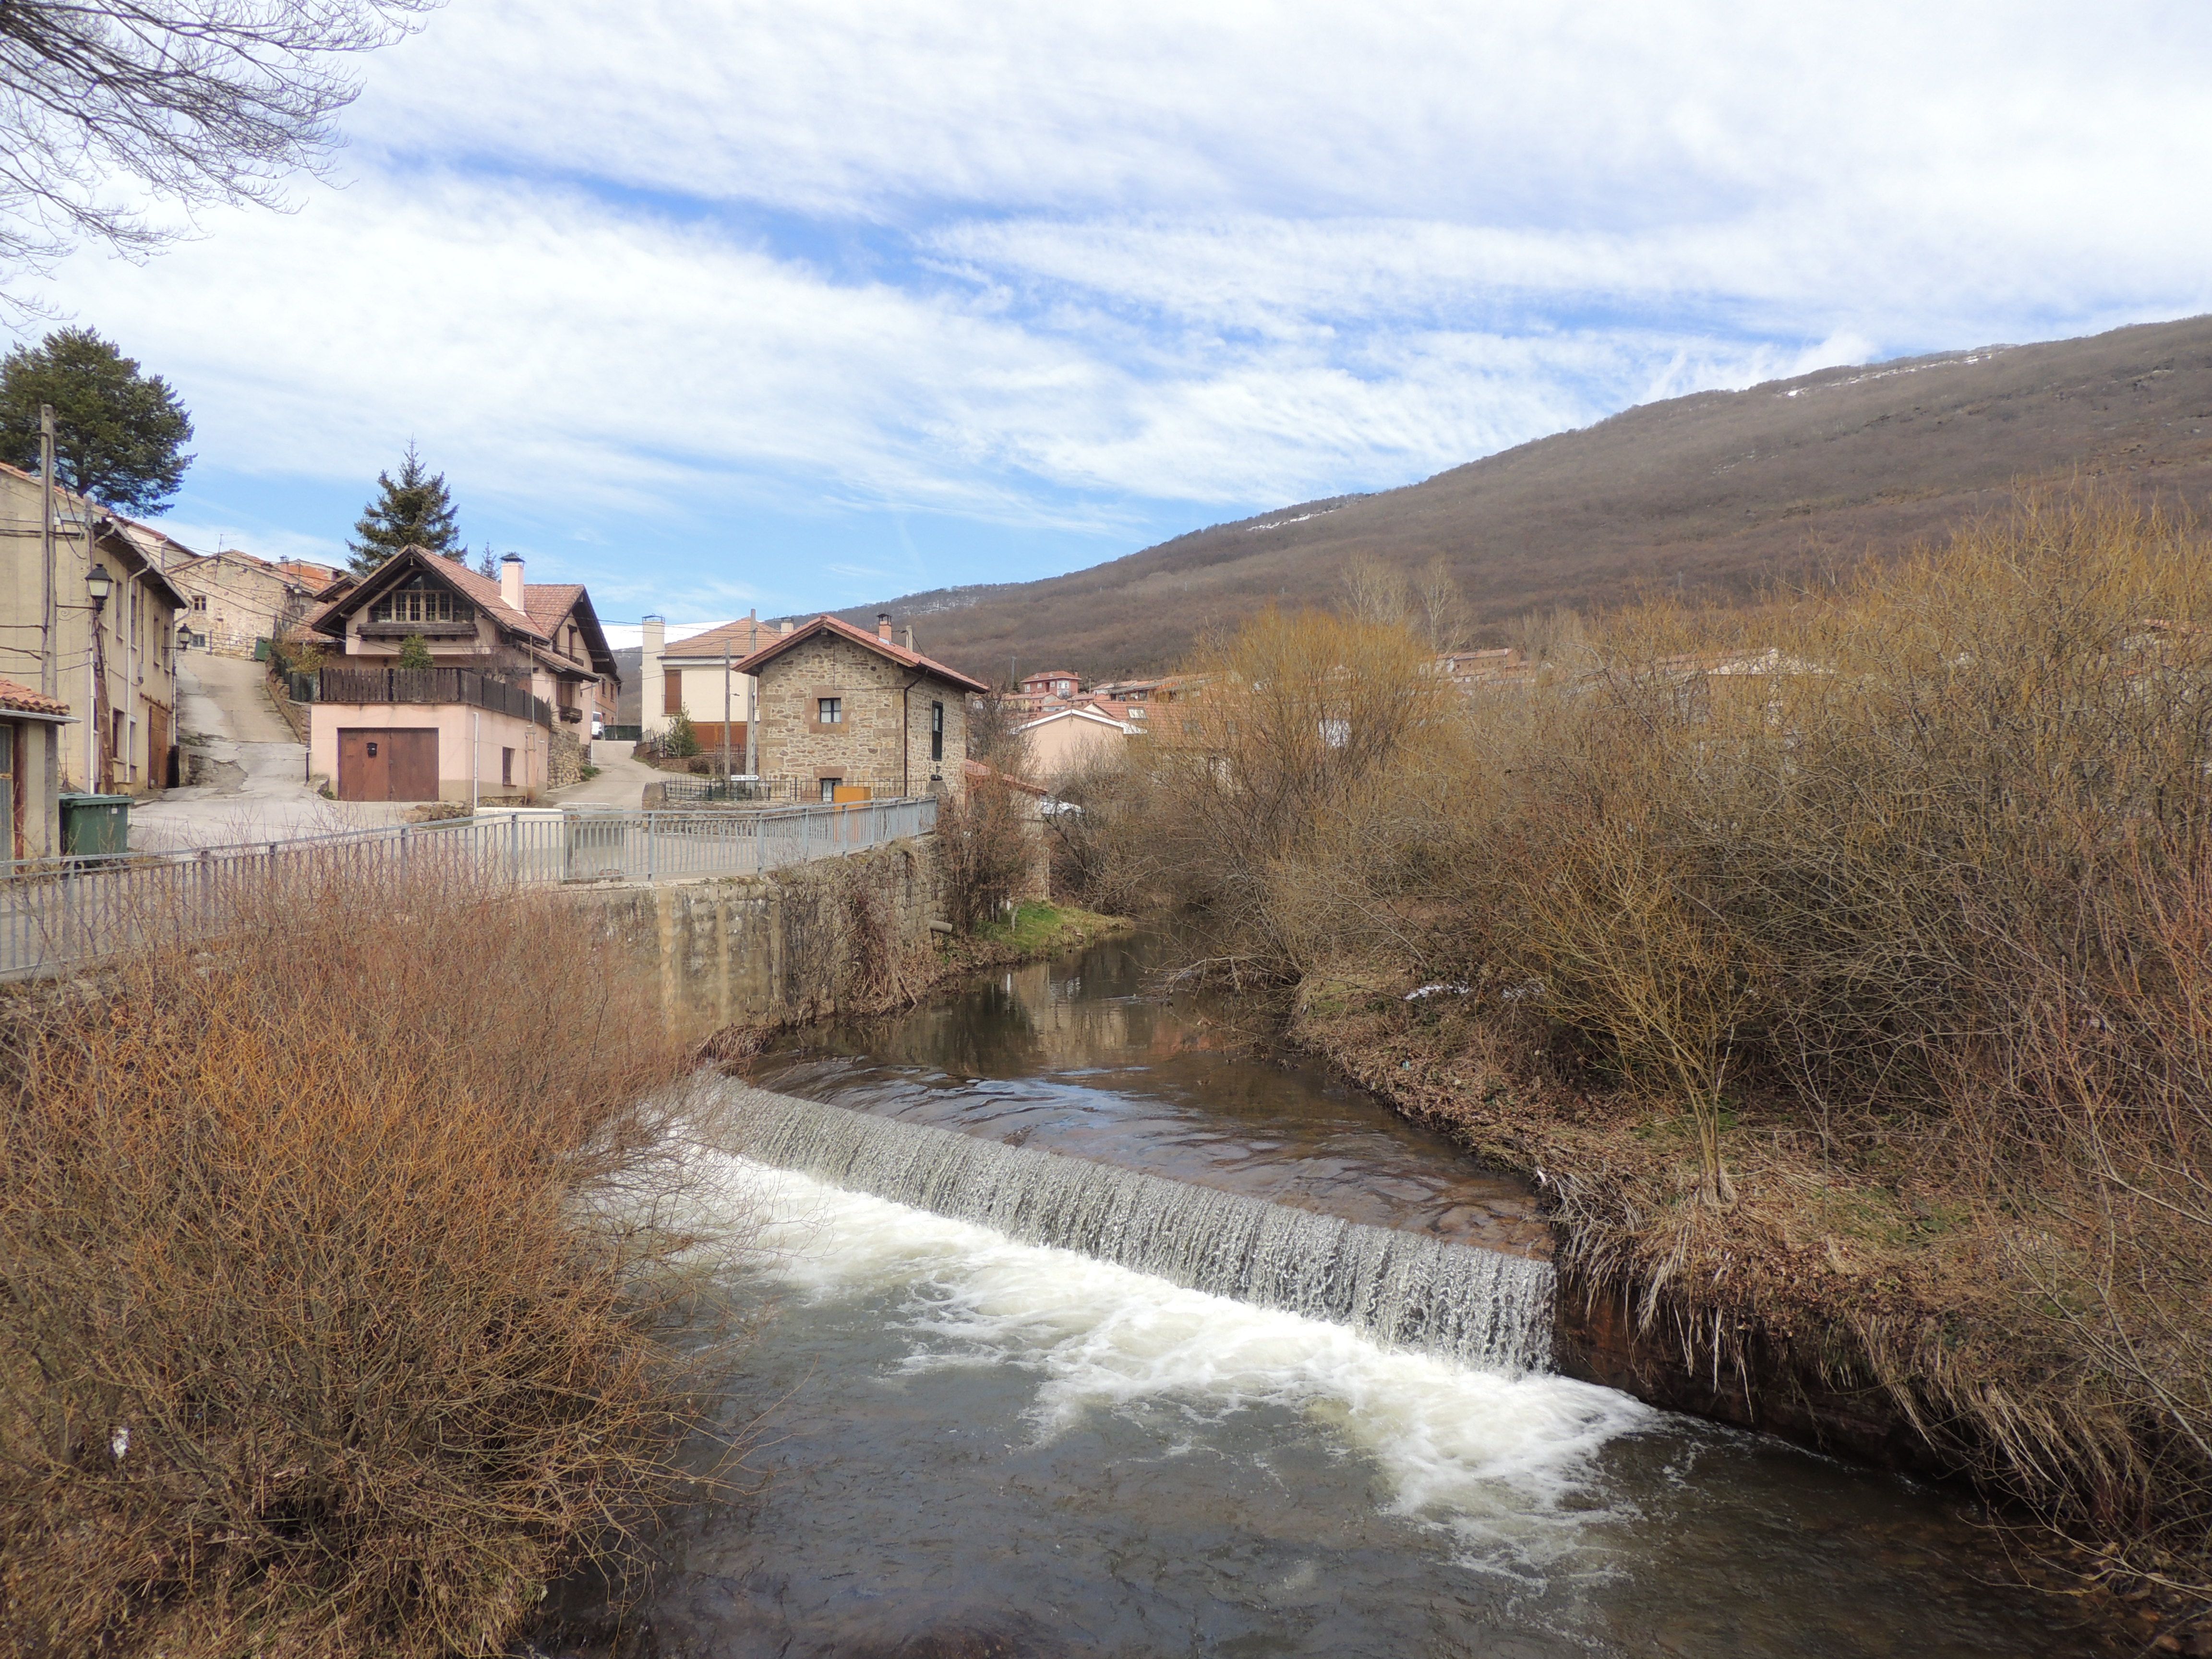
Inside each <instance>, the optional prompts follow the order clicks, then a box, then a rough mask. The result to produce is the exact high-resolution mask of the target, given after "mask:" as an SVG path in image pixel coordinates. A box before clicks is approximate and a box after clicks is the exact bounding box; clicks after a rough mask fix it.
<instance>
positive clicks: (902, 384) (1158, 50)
mask: <svg viewBox="0 0 2212 1659" xmlns="http://www.w3.org/2000/svg"><path fill="white" fill-rule="evenodd" d="M367 67H368V76H369V90H368V94H367V96H366V97H365V98H364V99H363V100H362V103H361V104H360V105H359V106H357V107H356V110H355V112H353V114H352V116H351V117H350V118H349V127H350V130H351V131H352V132H353V134H354V137H355V143H354V147H353V149H352V150H351V151H350V152H349V156H348V157H347V160H346V163H345V165H346V166H347V167H348V168H349V169H350V170H351V172H352V173H353V174H354V175H355V176H354V179H353V182H352V184H351V185H350V187H349V188H348V189H346V190H344V191H337V192H333V191H323V190H319V189H317V190H314V191H309V192H307V193H306V194H305V196H304V198H303V199H304V202H305V205H304V208H303V210H302V211H301V212H300V213H298V214H297V215H295V216H289V217H280V216H268V215H265V214H264V215H235V216H215V217H212V218H210V220H209V221H208V222H207V230H208V235H207V236H206V238H205V240H201V241H198V242H195V243H192V244H190V245H187V246H184V247H182V248H180V249H179V250H178V251H176V252H173V253H171V254H169V255H167V257H165V258H161V259H160V260H157V261H155V262H154V263H153V264H149V265H147V266H144V267H134V266H131V265H127V264H116V263H113V262H110V261H105V260H100V259H97V258H89V257H88V258H81V259H79V260H77V261H76V262H74V263H73V264H71V265H70V266H69V267H68V268H66V269H65V270H64V273H63V276H62V278H61V280H60V282H59V283H58V284H57V285H56V288H55V289H54V293H55V295H56V297H57V298H58V300H59V301H61V302H62V303H63V304H64V305H65V306H66V307H69V308H70V310H71V311H72V312H74V313H76V314H77V315H79V316H82V318H84V319H87V320H89V321H92V322H94V323H95V324H96V325H99V326H100V327H101V328H103V329H104V330H106V331H108V332H110V333H111V334H114V335H116V336H118V337H121V338H123V339H124V340H125V342H126V343H127V344H128V345H129V346H130V348H131V349H132V350H134V351H135V352H136V353H137V354H138V355H140V356H142V357H143V358H145V359H146V360H147V361H149V362H151V363H154V364H155V365H157V366H159V367H160V368H161V369H162V370H163V372H165V373H167V374H169V375H170V376H171V377H172V379H173V380H176V381H177V382H178V383H179V385H180V386H182V387H183V388H184V389H185V392H186V395H187V398H188V400H189V401H190V402H191V405H192V407H193V409H194V411H195V413H196V415H197V417H198V420H199V424H200V437H199V441H198V444H197V447H198V448H199V449H200V451H201V453H202V454H203V455H204V456H208V457H210V458H213V459H219V460H220V462H221V463H222V465H224V466H225V467H226V468H227V469H228V470H229V471H231V472H233V473H240V472H244V473H250V474H258V475H259V476H261V477H266V478H269V479H271V480H283V479H298V478H305V479H331V480H335V479H346V480H356V479H362V478H366V477H374V471H375V469H376V468H377V467H378V466H380V465H386V464H388V463H389V461H390V459H391V458H392V454H393V453H394V452H395V451H396V449H397V447H398V445H399V444H400V443H402V442H404V440H405V439H406V438H407V437H408V436H410V435H412V436H414V437H415V438H416V440H417V441H420V442H421V443H422V446H423V447H424V448H425V450H426V451H427V452H428V453H432V454H433V455H434V456H435V458H436V459H437V463H438V464H439V465H441V466H443V467H445V468H447V471H449V473H450V474H452V475H453V481H454V483H455V485H456V488H457V489H465V498H466V499H467V500H469V501H472V502H496V503H500V504H501V510H502V511H504V512H505V513H507V514H508V516H509V521H510V522H511V523H518V524H521V525H524V526H530V525H533V524H534V525H536V526H540V527H541V528H542V529H543V533H542V534H539V535H538V538H537V541H536V543H535V544H532V545H531V547H530V550H531V552H532V558H533V561H534V563H533V573H535V571H536V570H537V569H538V568H548V569H553V570H558V571H564V572H576V573H588V574H589V579H590V580H592V582H593V584H594V588H595V592H600V593H602V594H603V595H604V596H605V597H606V598H608V599H612V600H614V601H616V602H617V603H618V604H619V605H623V606H630V605H634V606H635V608H636V609H637V610H640V611H641V610H643V609H647V608H650V607H652V606H653V605H658V604H660V603H663V602H664V601H663V600H662V599H660V598H659V597H658V594H659V592H661V591H663V590H664V589H665V580H664V579H663V577H662V576H661V575H660V574H659V572H657V571H656V570H654V569H648V568H640V567H639V565H638V562H637V561H636V560H635V557H634V556H628V555H625V553H624V552H623V548H624V547H625V545H626V544H628V540H629V538H626V537H625V535H624V534H623V526H625V525H626V524H643V525H649V526H654V527H656V529H657V530H658V531H659V532H661V533H662V534H663V536H664V538H665V535H666V534H668V533H673V532H684V533H697V534H698V535H699V538H700V541H701V545H702V548H707V547H708V546H709V545H710V544H711V545H713V546H714V547H717V548H719V547H720V545H722V544H721V543H720V542H717V541H716V540H715V538H716V535H717V534H718V533H719V532H720V530H721V529H722V527H723V526H726V524H728V523H729V522H730V521H731V520H732V518H733V517H737V518H742V517H744V516H745V515H748V514H751V513H757V512H773V513H780V514H782V515H785V516H786V517H787V518H790V517H793V516H797V517H805V516H807V515H813V516H814V517H815V518H817V519H818V520H824V521H826V520H833V519H840V518H850V519H852V520H854V521H855V522H868V523H872V524H878V525H880V524H881V523H882V522H883V521H884V517H885V515H891V514H911V515H915V516H917V517H921V516H931V517H934V518H936V519H940V520H962V521H968V522H972V523H975V524H977V525H984V526H1010V527H1012V528H1014V529H1015V530H1018V531H1019V532H1022V533H1023V534H1024V535H1025V536H1027V537H1029V538H1030V541H1029V542H1028V543H1026V544H1028V545H1037V544H1046V543H1052V542H1053V541H1054V538H1060V543H1061V544H1067V545H1075V544H1078V543H1079V542H1080V543H1081V544H1083V545H1085V546H1091V545H1095V544H1096V540H1095V538H1097V536H1098V535H1099V534H1100V533H1101V532H1114V531H1115V529H1116V527H1117V526H1134V525H1136V524H1139V523H1141V522H1144V521H1145V520H1146V515H1147V514H1148V513H1152V512H1153V511H1155V510H1156V504H1157V503H1159V502H1162V501H1184V502H1192V503H1206V504H1208V505H1216V504H1228V503H1250V504H1263V503H1267V502H1272V501H1290V500H1296V499H1299V498H1301V497H1304V496H1310V495H1326V494H1333V493H1336V492H1338V491H1340V490H1344V489H1362V488H1373V487H1378V486H1382V485H1387V484H1392V483H1402V482H1406V481H1407V480H1409V479H1411V478H1413V477H1419V476H1422V475H1423V474H1425V473H1426V472H1431V471H1436V470H1437V469H1439V468H1441V467H1443V466H1448V465H1454V464H1455V463H1457V462H1460V461H1463V460H1466V459H1470V458H1472V457H1473V456H1474V455H1477V454H1480V453H1485V452H1486V451H1489V450H1492V449H1496V448H1498V447H1503V446H1505V445H1510V444H1512V443H1515V442H1517V441H1522V440H1525V439H1527V438H1529V437H1533V436H1535V435H1540V434H1541V433H1543V432H1546V431H1549V430H1553V429H1556V428H1559V427H1561V426H1565V425H1572V424H1578V423H1581V422H1586V421H1588V420H1590V419H1592V418H1595V416H1600V415H1602V414H1604V413H1607V412H1609V411H1610V410H1613V409H1616V408H1618V407H1620V406H1621V405H1622V404H1626V403H1629V402H1632V401H1638V400H1641V399H1644V398H1652V397H1659V396H1668V395H1673V394H1675V393H1679V392H1687V391H1692V390H1696V389H1699V388H1702V387H1709V386H1739V385H1744V384H1747V383H1749V382H1751V381H1753V380H1756V379H1759V378H1762V377H1765V376H1770V375H1775V374H1791V373H1797V372H1802V371H1803V370H1805V369H1808V368H1813V367H1818V366H1821V365H1825V364H1827V363H1831V362H1839V361H1850V360H1854V359H1863V358H1865V357H1868V356H1875V355H1879V354H1881V353H1886V352H1896V351H1899V350H1906V349H1928V348H1931V347H1935V346H1941V345H1969V344H1976V343H1985V342H1988V341H1991V340H1996V339H2004V338H2012V339H2021V338H2034V337H2050V336H2051V335H2054V334H2059V333H2065V332H2070V331H2078V330H2086V329H2087V328H2091V327H2095V326H2101V325H2109V324H2112V323H2117V322H2120V321H2126V320H2135V319H2142V318H2145V317H2151V316H2159V315H2174V314H2180V313H2186V312H2189V311H2193V310H2199V309H2207V308H2212V258H2209V257H2208V255H2212V230H2208V228H2207V226H2206V223H2205V222H2204V220H2203V216H2201V215H2197V214H2193V213H2190V212H2187V211H2184V210H2179V207H2180V204H2182V203H2183V202H2184V201H2185V199H2186V196H2187V192H2188V191H2189V190H2190V189H2191V188H2193V187H2194V181H2196V180H2198V179H2202V178H2203V177H2206V176H2212V74H2208V73H2207V70H2212V12H2207V11H2206V10H2205V9H2203V8H2201V7H2194V6H2182V5H2164V4H2136V5H2129V4H2117V5H2112V6H2107V7H2104V8H2099V9H2095V10H2093V11H2091V10H2087V9H2081V8H2078V7H2075V6H2072V5H2069V4H2063V3H2060V0H2022V3H2008V4H2005V5H1997V4H1995V3H1986V4H1961V5H1954V6H1949V7H1929V6H1927V5H1925V4H1924V3H1919V0H1913V3H1905V0H1857V3H1850V4H1844V3H1841V0H1823V3H1814V4H1807V5H1799V6H1794V7H1788V8H1782V7H1773V6H1758V5H1753V4H1750V3H1747V0H1703V3H1696V4H1686V5H1680V6H1674V7H1669V8H1665V9H1652V8H1650V7H1648V6H1634V5H1628V4H1626V3H1621V4H1611V5H1604V4H1589V3H1583V4H1569V5H1564V6H1563V5H1560V4H1558V3H1556V0H1497V3H1492V4H1486V5H1485V6H1483V7H1480V8H1469V7H1464V6H1449V5H1443V4H1440V3H1432V0H1404V3H1379V4H1373V5H1369V6H1364V7H1360V8H1356V9H1355V8H1345V7H1327V6H1322V5H1318V4H1295V3H1280V4H1257V3H1249V0H1225V3H1222V4H1218V5H1213V6H1208V7H1205V8H1200V9H1193V8H1191V7H1189V6H1188V4H1187V3H1181V0H1177V3H1169V0H1131V3H1122V4H1118V5H1111V6H1094V7H1086V8H1077V7H1029V8H1009V7H1006V6H1005V5H1003V4H991V5H983V4H981V3H977V0H811V3H799V4H792V3H780V4H770V3H769V0H733V3H726V4H716V5H706V4H703V3H678V0H641V3H640V4H638V5H635V6H632V7H627V8H623V9H619V10H610V9H606V8H605V7H598V6H586V5H581V4H577V3H573V0H560V3H544V4H539V3H533V4H531V5H528V6H524V5H522V4H520V3H519V0H496V3H495V0H477V3H471V4H470V5H466V6H458V5H457V6H454V7H452V8H450V9H447V10H445V11H442V12H440V13H437V14H435V15H434V16H433V17H432V18H431V19H430V21H429V26H428V28H427V30H426V31H425V32H424V33H422V35H421V36H420V37H419V38H417V39H416V40H411V41H410V42H408V43H407V44H405V45H404V46H400V47H398V48H396V49H394V50H392V51H390V52H385V53H381V54H379V55H377V56H376V57H374V58H371V59H369V60H368V65H367ZM1147 504H1154V505H1152V506H1148V505H1147ZM872 514H873V515H876V517H875V518H873V519H872V518H870V515H872ZM556 525H560V526H562V527H560V528H557V529H556V528H552V527H550V526H556ZM218 528H222V529H223V530H224V531H225V532H226V533H227V532H228V526H218ZM240 533H241V536H242V537H243V538H245V539H246V541H247V544H248V545H252V546H256V547H262V546H266V545H271V544H272V543H271V542H270V537H269V535H268V534H266V533H264V532H257V531H254V530H252V528H251V527H250V526H249V527H246V528H245V529H243V530H241V532H240ZM303 533H304V532H303ZM529 533H530V532H527V531H526V532H523V534H522V539H523V540H525V541H526V542H527V541H528V539H529ZM902 536H903V531H902V529H901V528H898V527H897V526H893V527H892V528H891V530H890V531H889V532H882V538H883V539H885V540H891V539H897V538H901V537H902ZM1085 538H1088V539H1085ZM328 539H329V538H328V537H327V535H323V536H322V537H320V538H319V540H318V541H317V542H316V544H318V545H322V544H326V543H327V541H328ZM502 539H503V540H510V541H511V540H514V539H516V535H515V533H514V532H512V531H510V532H507V533H505V534H504V535H503V538H502ZM753 551H754V550H748V556H749V557H750V556H751V554H752V552H753ZM718 562H719V563H727V562H728V560H727V559H726V557H725V556H724V555H722V554H721V553H720V552H719V551H717V552H713V553H711V554H710V553H709V552H707V551H702V553H701V554H700V555H699V556H698V557H697V558H696V560H695V561H694V565H693V568H692V569H691V570H690V572H688V573H687V575H686V577H685V580H684V592H686V593H687V595H689V596H690V605H691V606H692V607H693V609H694V611H695V613H696V611H697V610H704V609H708V608H710V607H711V608H725V607H731V606H734V607H735V608H736V609H738V610H739V611H742V610H743V609H744V608H745V607H746V606H747V605H752V604H756V603H758V604H761V605H763V608H768V607H769V605H771V604H775V605H784V604H785V601H784V600H783V599H771V595H772V594H776V595H788V594H790V593H792V592H793V589H792V588H791V587H790V586H782V587H777V586H775V584H774V582H771V580H769V577H767V576H763V575H757V573H756V572H754V571H753V570H752V569H750V568H748V570H747V572H746V573H745V574H742V575H731V574H724V573H722V572H721V571H720V570H719V569H718V568H717V566H718ZM921 565H922V559H921V555H920V554H919V553H917V552H916V551H915V548H914V546H913V545H912V544H911V543H910V542H906V541H903V540H901V541H899V544H898V547H897V550H896V551H894V550H891V549H890V547H886V546H883V545H876V546H872V547H869V548H866V549H860V548H854V550H852V556H839V557H837V558H835V559H829V558H824V559H822V560H819V561H817V562H814V563H813V564H811V566H810V567H809V568H807V569H806V570H804V571H799V572H792V571H782V572H779V573H777V574H775V581H777V582H785V583H789V582H793V581H805V580H813V581H828V582H836V583H839V584H843V585H846V586H850V585H853V584H857V583H862V582H868V581H875V580H885V581H893V580H896V581H902V582H903V581H908V580H914V579H915V573H916V572H917V571H920V572H921V574H922V575H924V576H927V574H928V572H927V570H926V569H922V568H921ZM975 574H978V573H975V572H969V573H968V574H966V575H965V576H963V578H961V579H963V580H967V579H973V577H974V576H975ZM996 574H1005V575H1020V574H1030V573H1028V572H1025V571H1022V570H1007V571H1003V572H999V573H996ZM656 584H661V586H660V587H658V588H657V586H656ZM602 608H603V609H605V608H606V607H605V605H603V607H602Z"/></svg>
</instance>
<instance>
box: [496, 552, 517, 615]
mask: <svg viewBox="0 0 2212 1659" xmlns="http://www.w3.org/2000/svg"><path fill="white" fill-rule="evenodd" d="M499 597H500V598H501V599H503V600H505V601H506V602H507V607H508V609H510V610H513V611H520V610H521V609H522V555H521V554H520V553H509V554H507V556H505V557H504V558H502V559H501V560H500V562H499Z"/></svg>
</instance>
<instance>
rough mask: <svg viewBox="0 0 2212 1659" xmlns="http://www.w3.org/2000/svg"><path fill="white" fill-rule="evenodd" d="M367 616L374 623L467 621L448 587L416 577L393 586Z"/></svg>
mask: <svg viewBox="0 0 2212 1659" xmlns="http://www.w3.org/2000/svg"><path fill="white" fill-rule="evenodd" d="M368 619H369V621H371V622H373V623H451V622H465V621H466V620H467V614H466V612H465V610H464V609H463V607H462V605H461V602H460V601H459V599H456V598H455V597H454V596H453V590H452V589H451V588H446V587H440V586H435V585H434V584H432V583H430V582H427V581H421V580H416V581H412V582H410V583H408V584H407V585H406V586H404V587H395V588H393V589H392V592H389V593H386V595H385V596H384V597H383V598H382V599H378V600H376V601H375V602H374V603H373V604H372V605H370V606H369V607H368Z"/></svg>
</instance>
